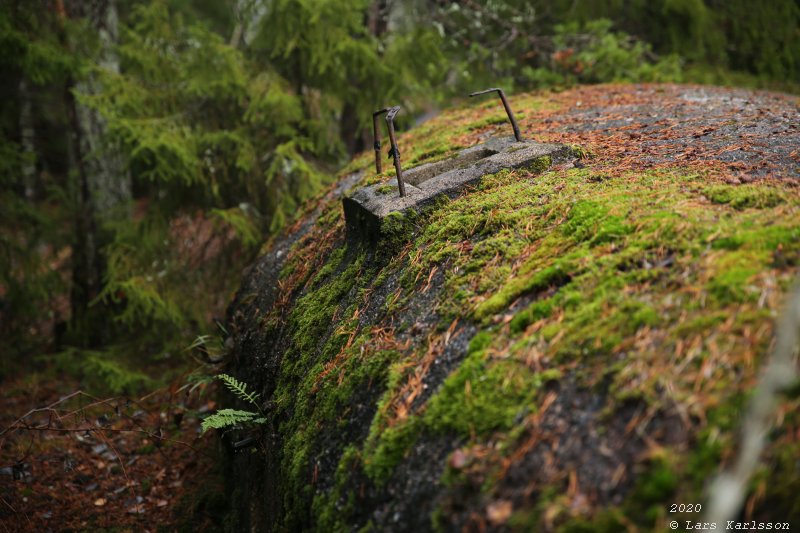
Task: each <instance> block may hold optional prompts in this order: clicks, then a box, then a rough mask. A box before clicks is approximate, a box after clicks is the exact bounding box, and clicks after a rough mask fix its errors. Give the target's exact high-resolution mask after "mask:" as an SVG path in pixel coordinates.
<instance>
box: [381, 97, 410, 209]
mask: <svg viewBox="0 0 800 533" xmlns="http://www.w3.org/2000/svg"><path fill="white" fill-rule="evenodd" d="M399 112H400V106H399V105H396V106H394V107H391V108H389V111H388V112H387V113H386V127H387V129H388V130H389V142H391V143H392V151H391V154H392V158H393V159H394V169H395V171H396V172H397V189H398V190H399V191H400V196H401V197H403V196H405V195H406V187H405V185H404V184H403V169H402V167H401V166H400V150H398V149H397V139H395V135H394V117H395V116H397V113H399ZM377 157H380V156H379V155H378V156H377Z"/></svg>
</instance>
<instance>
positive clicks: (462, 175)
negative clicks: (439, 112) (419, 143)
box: [342, 137, 573, 241]
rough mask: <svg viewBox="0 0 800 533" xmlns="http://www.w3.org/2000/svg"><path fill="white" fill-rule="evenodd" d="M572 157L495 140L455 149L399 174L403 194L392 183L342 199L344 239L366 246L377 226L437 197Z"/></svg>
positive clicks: (546, 147) (560, 148)
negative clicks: (506, 171) (353, 238)
mask: <svg viewBox="0 0 800 533" xmlns="http://www.w3.org/2000/svg"><path fill="white" fill-rule="evenodd" d="M570 157H573V150H572V149H571V148H570V147H569V146H566V145H562V144H544V143H539V142H535V141H528V140H523V141H520V142H517V141H516V139H515V138H514V137H496V138H492V139H489V140H488V141H487V142H485V143H482V144H478V145H475V146H471V147H469V148H466V149H464V150H461V151H460V152H458V153H457V154H455V155H454V156H452V157H450V158H448V159H444V160H442V161H436V162H432V163H426V164H424V165H420V166H418V167H414V168H411V169H408V170H407V171H404V172H403V182H404V183H405V190H406V195H405V196H402V197H401V196H400V194H399V191H398V187H397V184H394V183H377V184H373V185H368V186H366V187H362V188H360V189H357V190H355V191H354V192H353V193H352V194H350V195H347V196H345V197H344V198H343V199H342V206H343V208H344V216H345V220H346V222H347V232H348V235H351V236H356V237H358V238H360V239H364V240H369V241H379V240H380V239H381V237H382V231H381V227H382V223H383V221H384V220H385V219H386V217H387V216H388V215H390V214H392V213H401V214H402V213H405V212H406V211H408V210H410V209H415V210H420V209H421V208H423V207H425V206H426V205H429V204H430V203H432V202H433V201H434V199H435V198H436V197H437V196H439V195H442V194H444V195H446V196H449V197H452V196H455V195H456V194H458V193H459V192H461V191H462V190H463V189H464V188H465V187H467V186H469V185H472V184H474V183H475V182H477V181H478V180H480V179H481V178H482V177H483V176H487V175H489V174H494V173H496V172H499V171H501V170H503V169H519V168H531V169H534V170H536V171H537V172H541V171H544V170H547V168H549V167H550V165H551V164H552V163H553V162H554V161H563V160H566V159H569V158H570Z"/></svg>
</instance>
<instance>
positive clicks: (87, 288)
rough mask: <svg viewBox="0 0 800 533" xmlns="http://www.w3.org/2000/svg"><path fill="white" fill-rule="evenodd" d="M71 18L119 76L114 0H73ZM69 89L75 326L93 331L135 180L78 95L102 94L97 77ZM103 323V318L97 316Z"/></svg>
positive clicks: (96, 338) (96, 332) (96, 336)
mask: <svg viewBox="0 0 800 533" xmlns="http://www.w3.org/2000/svg"><path fill="white" fill-rule="evenodd" d="M64 7H65V8H66V10H65V12H66V14H67V16H69V17H70V18H85V19H86V20H87V21H88V22H89V25H90V27H91V28H92V29H93V30H95V31H96V32H97V35H98V37H99V42H100V48H99V50H98V53H97V60H96V61H97V64H98V65H99V66H100V67H101V68H105V69H108V70H110V71H112V72H119V60H118V58H117V55H116V51H115V50H114V47H115V45H116V42H117V9H116V3H115V2H114V0H90V1H87V0H70V1H68V2H66V4H65V5H64ZM71 85H72V86H71V87H68V88H67V100H68V103H69V108H70V114H71V123H72V124H71V125H72V128H71V129H72V131H71V137H72V138H71V143H70V145H71V148H72V152H73V154H74V158H73V159H74V163H75V166H74V168H75V169H76V171H77V172H76V174H77V183H76V187H75V193H76V200H77V202H76V203H77V212H76V220H75V226H76V227H75V230H76V239H75V246H74V249H73V290H72V313H73V317H72V318H73V323H74V325H75V326H77V328H78V330H79V331H80V330H83V331H84V332H88V331H89V328H88V324H87V315H88V311H89V304H90V303H91V302H92V300H94V299H95V298H96V297H97V295H98V294H99V293H100V290H101V289H102V285H103V275H104V271H105V268H104V265H105V262H104V260H103V257H102V254H101V250H102V248H103V246H104V245H105V244H107V243H108V242H109V240H110V238H111V229H110V224H111V223H113V222H119V221H124V220H126V219H129V218H130V216H131V200H132V194H131V181H130V177H129V175H128V173H127V170H126V168H125V161H124V159H123V158H122V157H121V155H120V154H119V153H117V152H115V151H114V149H113V146H111V145H110V143H109V142H108V135H107V129H108V128H107V124H106V121H105V119H104V118H103V117H102V116H101V115H100V113H99V112H98V111H97V110H95V109H92V108H90V107H88V106H86V105H83V104H81V103H80V102H79V101H78V100H77V99H76V98H75V96H74V95H75V94H85V95H93V94H99V93H100V91H102V86H101V82H100V80H99V79H98V77H97V75H96V74H95V73H92V72H90V73H89V74H88V75H87V76H86V77H85V78H83V79H81V80H79V81H76V82H75V83H74V84H71ZM95 318H97V317H95ZM102 329H103V328H102V327H96V325H95V324H93V325H92V327H91V331H92V334H91V335H89V336H88V337H84V339H85V340H87V341H88V342H89V344H97V343H98V342H100V340H101V337H102V333H103V331H102Z"/></svg>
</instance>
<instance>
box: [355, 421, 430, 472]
mask: <svg viewBox="0 0 800 533" xmlns="http://www.w3.org/2000/svg"><path fill="white" fill-rule="evenodd" d="M419 422H420V421H419V419H417V418H411V419H406V420H404V421H402V422H398V423H397V424H395V425H393V426H390V427H387V428H385V429H384V430H383V431H382V432H381V434H380V439H377V440H376V445H375V448H374V450H372V451H371V453H369V454H368V455H367V457H366V458H365V462H364V472H365V473H366V474H367V476H369V478H370V479H372V481H373V482H375V483H378V484H382V483H383V482H385V481H386V480H387V479H388V478H389V476H390V475H391V473H392V472H393V471H394V469H395V467H396V466H397V465H398V464H399V463H400V461H402V460H403V457H405V455H406V454H407V453H408V450H409V449H410V448H411V446H412V445H413V444H414V442H416V440H417V437H418V436H419V432H420V429H421V426H420V423H419ZM367 449H369V448H367Z"/></svg>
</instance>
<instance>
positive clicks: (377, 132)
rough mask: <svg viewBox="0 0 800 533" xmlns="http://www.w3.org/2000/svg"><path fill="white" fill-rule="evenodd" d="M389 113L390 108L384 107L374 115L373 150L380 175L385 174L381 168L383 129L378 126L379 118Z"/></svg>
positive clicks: (376, 169)
mask: <svg viewBox="0 0 800 533" xmlns="http://www.w3.org/2000/svg"><path fill="white" fill-rule="evenodd" d="M388 111H389V108H388V107H384V108H383V109H379V110H377V111H375V112H374V113H372V137H373V141H374V142H373V148H374V149H375V172H377V173H378V174H380V173H381V172H383V169H382V168H381V128H380V126H379V124H378V117H379V116H381V115H383V114H385V113H387V112H388Z"/></svg>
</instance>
